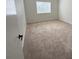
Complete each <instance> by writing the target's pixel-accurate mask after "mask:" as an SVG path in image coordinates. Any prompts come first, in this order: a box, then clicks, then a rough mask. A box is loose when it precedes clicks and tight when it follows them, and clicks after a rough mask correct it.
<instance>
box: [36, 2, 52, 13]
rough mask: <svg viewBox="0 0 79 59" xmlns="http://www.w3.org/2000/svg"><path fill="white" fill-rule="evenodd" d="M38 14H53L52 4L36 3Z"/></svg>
mask: <svg viewBox="0 0 79 59" xmlns="http://www.w3.org/2000/svg"><path fill="white" fill-rule="evenodd" d="M36 6H37V14H39V13H51V2H40V1H37V2H36Z"/></svg>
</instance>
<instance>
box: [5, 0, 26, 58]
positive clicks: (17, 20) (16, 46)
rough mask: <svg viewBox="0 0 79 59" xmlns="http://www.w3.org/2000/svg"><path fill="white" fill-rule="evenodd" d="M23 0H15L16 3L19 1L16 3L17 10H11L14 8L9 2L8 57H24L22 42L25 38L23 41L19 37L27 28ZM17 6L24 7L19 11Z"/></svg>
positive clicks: (7, 22) (7, 18)
mask: <svg viewBox="0 0 79 59" xmlns="http://www.w3.org/2000/svg"><path fill="white" fill-rule="evenodd" d="M6 1H9V2H11V1H12V0H6ZM22 1H23V0H17V1H15V3H17V4H16V5H15V7H16V10H17V11H16V10H10V9H12V8H11V4H9V8H8V9H9V10H8V9H7V11H8V13H7V15H6V59H24V56H23V49H22V44H23V41H24V40H23V41H21V40H19V39H18V38H17V37H18V34H23V36H24V35H25V29H26V21H25V14H24V9H23V2H22ZM18 2H19V3H20V4H19V3H18ZM17 6H18V8H19V9H21V8H22V9H21V10H20V11H19V9H17ZM19 6H22V7H19ZM15 11H16V12H15ZM18 12H19V13H18ZM21 15H22V16H21ZM23 39H24V38H23Z"/></svg>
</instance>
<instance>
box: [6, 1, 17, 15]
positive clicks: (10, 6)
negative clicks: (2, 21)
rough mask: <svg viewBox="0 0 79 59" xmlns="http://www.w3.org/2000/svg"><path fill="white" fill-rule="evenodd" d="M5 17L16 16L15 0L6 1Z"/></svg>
mask: <svg viewBox="0 0 79 59" xmlns="http://www.w3.org/2000/svg"><path fill="white" fill-rule="evenodd" d="M6 15H16V8H15V0H6Z"/></svg>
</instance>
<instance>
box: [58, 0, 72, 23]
mask: <svg viewBox="0 0 79 59" xmlns="http://www.w3.org/2000/svg"><path fill="white" fill-rule="evenodd" d="M59 19H60V20H62V21H65V22H67V23H70V24H72V0H59Z"/></svg>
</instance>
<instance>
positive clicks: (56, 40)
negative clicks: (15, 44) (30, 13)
mask: <svg viewBox="0 0 79 59" xmlns="http://www.w3.org/2000/svg"><path fill="white" fill-rule="evenodd" d="M23 51H24V58H25V59H72V26H71V25H70V24H67V23H65V22H62V21H59V20H55V21H47V22H40V23H33V24H28V25H27V31H26V38H25V41H24V48H23Z"/></svg>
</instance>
